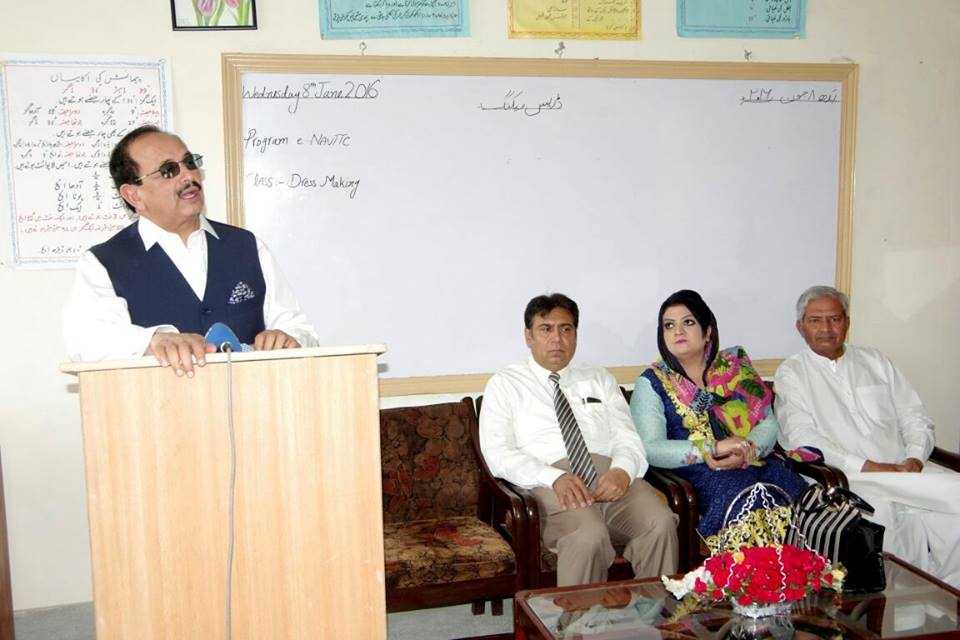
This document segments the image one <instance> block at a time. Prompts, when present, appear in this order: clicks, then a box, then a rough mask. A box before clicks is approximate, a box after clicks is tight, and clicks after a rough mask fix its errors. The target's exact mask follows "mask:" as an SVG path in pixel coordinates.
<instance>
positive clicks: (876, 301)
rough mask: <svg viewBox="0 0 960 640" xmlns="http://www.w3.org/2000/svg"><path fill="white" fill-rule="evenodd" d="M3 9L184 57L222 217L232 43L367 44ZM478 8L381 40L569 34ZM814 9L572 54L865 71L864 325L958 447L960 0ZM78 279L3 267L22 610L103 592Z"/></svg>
mask: <svg viewBox="0 0 960 640" xmlns="http://www.w3.org/2000/svg"><path fill="white" fill-rule="evenodd" d="M3 4H4V11H3V20H2V21H0V51H6V52H12V53H61V54H127V55H152V56H163V55H165V56H168V57H169V58H170V61H171V66H172V77H173V92H174V121H175V123H176V129H177V130H178V132H179V133H180V134H181V135H182V136H183V137H184V139H185V140H187V141H188V143H189V144H190V146H191V148H192V149H195V150H197V151H199V152H202V153H203V154H204V155H205V158H206V167H205V168H206V169H207V201H208V210H209V212H210V216H211V217H212V218H214V219H221V220H222V219H224V217H225V216H224V215H223V214H222V211H223V207H224V205H225V201H226V197H225V193H224V178H223V171H222V169H221V166H222V164H223V140H222V130H223V122H222V114H221V89H220V53H221V52H226V51H230V52H238V51H243V52H258V53H265V52H291V53H322V54H355V53H359V48H358V42H356V41H344V42H336V41H333V42H325V41H322V40H321V39H320V34H319V29H318V18H317V2H316V0H265V1H263V2H261V3H260V6H259V7H258V18H259V29H258V30H257V31H254V32H210V33H193V32H173V31H172V30H171V29H170V15H169V4H168V3H166V2H150V3H147V2H138V3H119V4H118V3H116V2H111V1H108V0H88V1H87V2H67V1H66V0H53V1H51V2H46V3H43V9H42V11H39V12H38V10H37V8H36V6H35V5H32V4H30V3H15V2H4V3H3ZM472 5H473V8H472V12H471V23H472V32H473V37H471V38H464V39H423V40H408V41H402V40H383V41H377V40H372V41H368V42H367V45H368V48H367V53H368V54H370V55H437V56H440V55H443V56H481V57H494V56H496V57H552V56H553V55H554V54H553V49H554V48H556V46H557V42H556V41H546V40H533V41H522V40H517V41H510V40H508V39H507V38H506V36H505V34H506V0H473V2H472ZM808 5H809V15H808V20H807V34H808V37H807V39H806V40H801V41H775V40H750V41H739V40H714V39H687V40H681V39H679V38H677V37H676V31H675V25H674V14H675V3H674V1H673V0H645V1H644V3H643V35H644V39H643V40H640V41H635V42H583V41H567V42H566V54H565V56H566V57H575V58H594V57H599V58H624V59H658V60H721V61H739V60H743V58H744V50H745V49H747V50H750V51H752V59H753V60H755V61H758V62H855V63H857V64H859V65H860V66H861V76H860V109H859V129H858V137H857V154H856V196H855V197H856V200H855V215H854V248H853V251H854V253H853V310H852V316H853V323H854V324H853V333H852V337H853V339H854V340H856V341H858V342H862V343H866V344H871V345H874V346H877V347H879V348H880V349H882V350H884V351H886V352H887V353H888V354H890V355H891V356H892V357H893V358H894V360H895V361H896V362H897V363H898V364H899V365H900V366H901V367H902V368H903V369H904V370H905V372H906V374H907V376H908V377H909V378H910V379H911V380H912V381H913V383H914V384H915V386H916V387H917V389H918V390H919V392H920V394H921V396H922V397H923V398H924V400H925V402H926V403H927V406H928V408H929V410H930V412H931V413H932V415H933V417H934V419H935V420H936V422H937V424H938V439H939V442H940V444H941V446H945V447H947V448H949V449H951V450H957V444H958V436H960V429H958V427H960V425H958V421H957V414H956V412H954V411H951V410H950V406H951V399H952V397H953V396H955V395H956V394H955V392H954V391H953V387H954V386H955V382H954V378H955V375H954V369H953V367H954V366H955V365H956V363H957V362H958V360H960V342H958V340H957V338H956V332H957V331H958V330H960V302H958V300H960V283H958V275H960V254H958V250H957V246H958V233H960V198H958V188H960V187H958V186H957V184H958V180H957V176H958V175H960V120H958V118H957V117H956V114H957V113H960V37H958V36H960V2H956V0H913V1H912V2H909V3H904V2H894V1H893V0H844V2H834V1H824V0H821V1H817V0H812V1H811V2H809V3H808ZM134 7H135V8H134ZM0 197H6V196H5V195H4V194H0ZM772 206H774V205H772ZM824 233H825V234H831V233H834V230H833V229H825V230H824ZM0 242H3V243H8V242H9V238H6V237H2V238H0ZM70 281H71V274H70V273H69V272H67V271H32V272H31V271H14V270H12V269H10V268H9V267H0V299H2V300H3V302H4V305H3V307H4V313H2V314H0V336H2V342H3V352H2V353H3V357H2V358H0V382H2V384H0V447H2V452H3V470H4V476H5V478H4V479H5V484H6V499H7V519H8V526H9V532H10V546H11V567H12V574H13V587H14V607H15V608H16V609H24V608H31V607H40V606H48V605H55V604H61V603H68V602H77V601H85V600H90V599H91V581H90V563H89V551H88V548H89V546H88V537H87V530H86V527H87V522H86V511H85V504H84V500H85V498H84V488H83V455H82V449H81V433H80V421H79V406H78V401H77V395H76V389H75V388H72V387H71V386H70V385H71V384H72V382H73V380H72V379H71V378H70V377H68V376H65V375H62V374H60V373H58V370H57V367H58V363H59V362H60V361H61V360H63V358H64V346H63V344H62V340H61V338H60V328H59V310H60V305H61V303H62V300H63V299H64V297H65V295H66V292H67V288H68V286H69V284H70ZM798 293H799V292H798ZM27 305H29V309H24V307H26V306H27ZM332 312H335V309H334V310H332ZM757 322H763V318H757ZM319 330H320V333H321V335H322V333H323V326H322V322H321V323H320V326H319ZM783 330H784V331H792V330H793V328H792V327H784V328H783ZM518 335H519V333H518ZM517 348H518V353H519V352H520V350H521V349H522V348H523V347H522V345H521V344H520V342H519V339H518V345H517Z"/></svg>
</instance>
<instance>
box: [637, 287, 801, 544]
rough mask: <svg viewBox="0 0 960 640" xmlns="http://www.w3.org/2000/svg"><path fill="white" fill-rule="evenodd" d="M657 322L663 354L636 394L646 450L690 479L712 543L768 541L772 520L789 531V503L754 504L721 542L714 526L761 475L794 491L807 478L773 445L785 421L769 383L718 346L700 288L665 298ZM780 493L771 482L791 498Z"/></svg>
mask: <svg viewBox="0 0 960 640" xmlns="http://www.w3.org/2000/svg"><path fill="white" fill-rule="evenodd" d="M657 325H658V330H657V345H658V346H659V349H660V356H661V358H662V359H661V360H658V361H657V362H656V363H654V364H653V365H652V366H650V367H648V368H647V369H646V370H644V372H643V373H642V374H640V377H639V378H637V382H636V385H635V386H634V390H633V395H632V397H631V399H630V412H631V414H632V415H633V422H634V425H636V428H637V431H638V432H639V433H640V437H641V438H642V439H643V444H644V447H645V448H646V451H647V460H648V461H649V462H650V464H651V465H653V466H656V467H665V468H669V469H671V470H673V472H674V473H676V474H677V475H679V476H681V477H683V478H685V479H686V480H688V481H689V482H691V483H692V484H693V486H694V488H695V489H696V491H697V496H698V498H699V500H698V504H699V509H700V523H699V525H698V527H697V529H698V531H699V532H700V534H701V535H702V536H703V537H704V538H705V539H706V542H707V545H708V546H709V547H710V549H711V550H712V551H716V550H717V549H718V548H720V547H721V546H722V547H723V548H738V547H739V546H740V544H741V543H742V544H751V543H764V544H765V543H768V542H769V540H767V539H757V536H758V535H761V534H760V532H759V530H760V529H763V528H765V527H768V526H771V524H770V523H772V522H776V524H775V525H773V526H771V528H775V529H777V530H781V533H780V535H782V530H784V529H785V527H786V526H787V523H788V522H789V511H788V510H785V509H782V508H772V509H770V510H769V511H768V512H767V513H763V512H761V513H754V514H751V516H753V517H752V518H748V519H749V520H751V522H752V525H746V527H745V528H744V527H743V526H742V527H740V530H738V531H732V530H731V531H727V532H726V536H725V538H724V540H723V541H722V542H723V544H722V545H721V544H719V543H720V542H721V540H719V539H718V538H716V537H714V538H712V539H711V536H715V534H717V533H718V531H719V530H720V529H721V527H722V526H723V525H724V520H725V516H726V514H727V511H728V508H729V507H730V506H731V503H732V502H733V501H734V500H735V499H737V496H738V495H740V494H741V492H743V491H744V490H745V489H747V488H749V487H751V486H752V485H754V484H755V483H758V482H763V483H769V484H773V485H776V486H778V487H780V488H781V489H783V490H784V491H785V492H786V493H787V494H788V495H789V496H790V499H791V500H796V498H797V496H798V495H799V494H800V492H801V491H802V490H803V489H804V487H806V483H805V482H804V481H803V480H802V479H801V478H800V477H799V476H798V475H796V474H795V473H793V472H792V471H791V470H790V469H788V468H787V467H786V465H785V464H784V462H783V460H782V459H781V458H779V457H774V456H770V455H769V454H770V453H771V451H772V450H773V447H774V444H775V443H776V440H777V431H778V429H779V425H778V424H777V419H776V416H774V414H773V408H772V406H771V403H772V400H773V394H772V392H771V391H770V388H769V387H768V386H767V385H766V384H765V383H764V382H763V380H762V379H761V378H760V376H759V375H758V374H757V372H756V370H755V369H754V368H753V366H752V365H751V363H750V358H749V357H748V356H747V354H746V352H745V351H744V350H743V349H742V348H741V347H731V348H728V349H723V350H719V349H718V344H719V332H718V330H717V321H716V318H715V317H714V315H713V312H712V311H710V308H709V307H708V306H707V304H706V303H705V302H704V301H703V298H701V297H700V294H698V293H697V292H696V291H690V290H688V289H684V290H682V291H677V292H676V293H674V294H673V295H671V296H670V297H669V298H667V299H666V300H665V301H664V302H663V304H662V305H661V306H660V315H659V318H658V323H657ZM778 493H779V492H777V491H775V490H774V491H771V492H770V494H772V495H773V496H774V497H775V498H779V501H780V503H781V504H782V503H785V502H786V501H785V500H784V499H783V497H782V496H779V495H777V494H778ZM744 497H745V496H742V497H741V499H739V500H737V504H736V505H735V508H734V509H733V510H732V511H731V514H730V521H731V522H732V521H733V520H734V519H735V517H736V516H737V515H738V512H739V510H740V509H741V508H742V507H743V506H744V505H745V504H747V502H746V501H745V500H744V499H743V498H744ZM756 502H757V504H755V505H754V506H757V507H759V506H761V505H760V504H759V502H761V501H760V500H757V501H756ZM747 506H749V505H747ZM768 506H770V507H774V505H768ZM758 516H759V517H758Z"/></svg>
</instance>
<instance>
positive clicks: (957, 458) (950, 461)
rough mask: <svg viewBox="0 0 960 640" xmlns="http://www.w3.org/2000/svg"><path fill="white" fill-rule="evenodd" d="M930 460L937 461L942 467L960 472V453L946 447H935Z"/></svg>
mask: <svg viewBox="0 0 960 640" xmlns="http://www.w3.org/2000/svg"><path fill="white" fill-rule="evenodd" d="M930 461H931V462H936V463H937V464H939V465H940V466H942V467H946V468H947V469H953V470H954V471H958V472H960V455H957V454H955V453H953V452H951V451H947V450H946V449H941V448H940V447H934V448H933V453H931V454H930Z"/></svg>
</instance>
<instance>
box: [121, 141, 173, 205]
mask: <svg viewBox="0 0 960 640" xmlns="http://www.w3.org/2000/svg"><path fill="white" fill-rule="evenodd" d="M148 133H163V131H161V130H160V128H159V127H155V126H153V125H152V124H145V125H143V126H142V127H137V128H136V129H134V130H133V131H131V132H129V133H128V134H127V135H125V136H123V138H121V139H120V142H118V143H117V145H116V146H115V147H114V148H113V151H111V152H110V177H111V178H113V185H114V186H115V187H116V188H117V190H119V189H120V187H122V186H123V185H125V184H136V183H137V178H138V177H140V167H138V166H137V163H136V162H134V161H133V158H131V157H130V145H131V144H133V141H134V140H136V139H137V138H139V137H140V136H145V135H147V134H148ZM120 199H121V200H123V204H124V206H125V207H126V208H127V209H129V210H130V211H136V210H135V209H134V208H133V206H132V205H131V204H130V203H129V202H127V201H126V200H125V199H124V198H123V197H122V196H121V198H120Z"/></svg>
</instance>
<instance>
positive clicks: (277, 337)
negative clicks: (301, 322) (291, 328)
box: [253, 329, 300, 351]
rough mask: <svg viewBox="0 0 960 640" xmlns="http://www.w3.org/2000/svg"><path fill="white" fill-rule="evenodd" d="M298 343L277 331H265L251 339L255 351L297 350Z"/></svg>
mask: <svg viewBox="0 0 960 640" xmlns="http://www.w3.org/2000/svg"><path fill="white" fill-rule="evenodd" d="M299 347H300V343H299V342H297V340H296V339H295V338H293V337H291V336H290V335H288V334H286V333H284V332H283V331H280V330H279V329H267V330H266V331H261V332H260V333H258V334H257V337H256V338H254V339H253V348H254V349H256V350H257V351H269V350H271V349H298V348H299Z"/></svg>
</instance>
